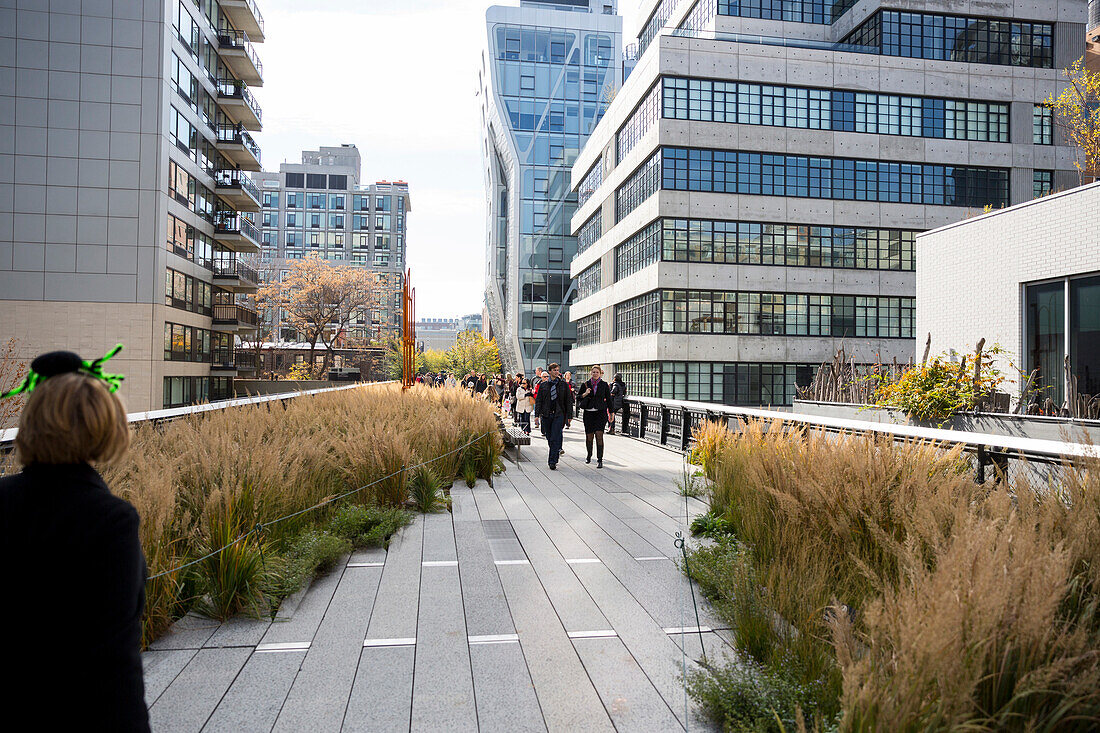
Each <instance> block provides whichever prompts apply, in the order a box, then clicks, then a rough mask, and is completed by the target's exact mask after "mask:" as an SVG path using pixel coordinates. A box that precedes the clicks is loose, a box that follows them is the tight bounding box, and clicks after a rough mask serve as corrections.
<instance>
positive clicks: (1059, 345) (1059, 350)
mask: <svg viewBox="0 0 1100 733" xmlns="http://www.w3.org/2000/svg"><path fill="white" fill-rule="evenodd" d="M1065 308H1066V285H1065V283H1064V282H1056V283H1047V284H1043V285H1029V286H1027V316H1026V318H1027V361H1028V371H1029V373H1030V372H1032V371H1034V370H1036V369H1038V370H1039V373H1038V375H1037V376H1038V383H1037V386H1038V393H1037V397H1033V398H1032V399H1033V400H1034V399H1038V400H1039V401H1040V402H1045V401H1046V399H1047V398H1048V397H1049V398H1050V399H1051V400H1052V401H1053V402H1054V404H1055V405H1056V406H1058V405H1061V404H1062V400H1063V399H1064V398H1065V364H1064V362H1065V357H1066V310H1065Z"/></svg>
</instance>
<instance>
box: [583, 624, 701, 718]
mask: <svg viewBox="0 0 1100 733" xmlns="http://www.w3.org/2000/svg"><path fill="white" fill-rule="evenodd" d="M573 646H575V647H576V649H577V653H578V654H580V657H581V661H582V662H583V663H584V668H585V669H586V670H587V671H588V676H589V677H591V678H592V682H593V684H595V685H596V690H597V691H599V693H600V698H601V699H602V700H603V704H604V707H605V708H607V711H608V714H610V716H611V720H612V722H613V723H615V730H617V731H619V733H632V732H633V731H637V732H638V733H649V732H650V731H656V730H659V731H673V730H684V726H683V725H682V724H681V723H680V721H679V720H678V719H677V718H676V716H675V715H674V714H673V712H672V709H671V708H670V707H669V704H668V702H666V701H665V700H664V699H662V698H661V695H660V693H658V692H657V690H655V689H654V688H653V685H652V684H651V683H650V681H649V680H648V679H647V678H646V675H645V672H643V671H642V668H641V667H639V666H638V663H637V662H636V661H635V660H634V657H633V656H631V654H630V652H629V651H627V648H626V647H625V646H624V645H623V643H622V641H620V640H619V639H616V638H611V639H574V640H573ZM680 707H681V709H682V708H683V700H680Z"/></svg>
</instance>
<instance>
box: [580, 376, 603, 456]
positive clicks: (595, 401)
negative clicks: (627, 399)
mask: <svg viewBox="0 0 1100 733" xmlns="http://www.w3.org/2000/svg"><path fill="white" fill-rule="evenodd" d="M589 376H590V377H591V378H590V379H589V380H588V381H587V382H585V383H584V384H583V385H582V386H581V390H580V396H579V397H578V398H577V399H578V403H579V405H580V407H581V409H582V410H583V412H582V420H583V421H584V445H585V448H587V449H588V457H587V458H585V459H584V462H585V463H591V462H592V443H593V441H595V443H596V468H603V431H604V428H606V427H607V421H608V420H609V419H611V389H610V388H609V387H608V386H607V382H605V381H603V379H601V377H602V376H603V369H601V368H600V367H598V366H594V367H592V371H591V372H590V373H589Z"/></svg>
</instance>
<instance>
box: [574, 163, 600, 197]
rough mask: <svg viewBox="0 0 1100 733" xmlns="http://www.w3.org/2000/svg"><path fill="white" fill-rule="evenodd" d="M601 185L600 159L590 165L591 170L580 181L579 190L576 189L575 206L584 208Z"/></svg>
mask: <svg viewBox="0 0 1100 733" xmlns="http://www.w3.org/2000/svg"><path fill="white" fill-rule="evenodd" d="M602 183H603V159H602V158H601V159H597V160H596V162H595V163H593V164H592V169H591V170H590V171H588V173H586V174H585V175H584V178H582V179H581V185H580V188H578V189H577V205H578V206H584V204H585V202H586V201H588V199H590V198H592V194H594V193H596V189H597V188H599V187H600V184H602Z"/></svg>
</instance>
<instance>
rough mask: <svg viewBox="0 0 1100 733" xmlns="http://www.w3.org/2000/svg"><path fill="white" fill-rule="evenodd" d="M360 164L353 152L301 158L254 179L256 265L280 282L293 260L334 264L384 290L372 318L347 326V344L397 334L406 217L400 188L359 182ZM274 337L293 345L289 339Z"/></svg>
mask: <svg viewBox="0 0 1100 733" xmlns="http://www.w3.org/2000/svg"><path fill="white" fill-rule="evenodd" d="M362 167H363V160H362V156H361V155H360V154H359V149H358V148H357V147H356V146H355V145H351V144H345V145H337V146H322V147H321V148H320V149H318V150H304V151H302V162H301V163H283V164H281V165H280V166H279V172H278V173H274V172H269V171H264V172H261V173H257V174H255V175H254V176H253V179H254V180H255V181H256V184H257V185H258V187H259V191H260V197H261V206H262V208H261V211H260V216H259V221H258V223H259V225H260V243H261V247H262V252H261V265H262V268H261V269H262V271H263V276H264V277H278V276H279V273H281V272H285V271H286V270H287V268H288V267H289V266H290V263H291V262H293V261H294V260H300V259H302V258H303V257H310V256H316V257H320V258H322V259H324V260H326V261H327V262H331V263H332V264H334V265H350V266H354V267H362V268H366V269H369V270H371V271H372V272H374V273H376V274H377V276H378V283H379V286H380V288H381V290H382V293H381V297H380V298H379V300H378V302H377V308H376V309H375V310H374V312H373V313H369V314H368V313H364V314H362V317H361V318H359V319H356V321H355V322H354V323H352V324H351V328H350V333H349V334H347V335H349V336H352V337H358V338H363V337H377V336H381V335H383V334H394V333H397V332H399V331H400V329H401V318H402V310H401V308H402V303H401V293H402V289H403V288H404V283H405V251H406V250H405V247H406V237H407V232H408V217H409V213H410V212H412V199H411V198H410V195H409V184H408V183H406V182H405V181H378V182H376V183H364V182H362V181H361V174H362ZM279 338H280V339H283V338H286V339H290V340H295V335H294V334H291V333H280V334H279Z"/></svg>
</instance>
